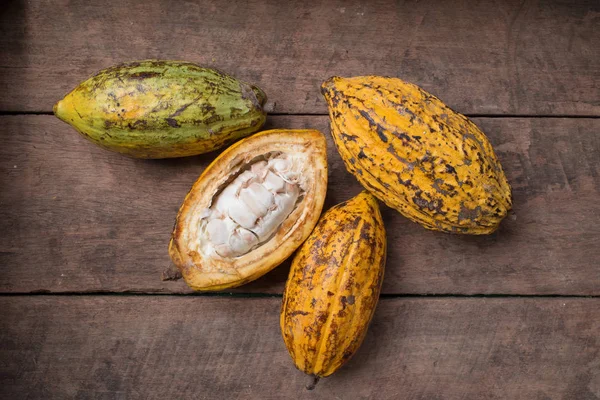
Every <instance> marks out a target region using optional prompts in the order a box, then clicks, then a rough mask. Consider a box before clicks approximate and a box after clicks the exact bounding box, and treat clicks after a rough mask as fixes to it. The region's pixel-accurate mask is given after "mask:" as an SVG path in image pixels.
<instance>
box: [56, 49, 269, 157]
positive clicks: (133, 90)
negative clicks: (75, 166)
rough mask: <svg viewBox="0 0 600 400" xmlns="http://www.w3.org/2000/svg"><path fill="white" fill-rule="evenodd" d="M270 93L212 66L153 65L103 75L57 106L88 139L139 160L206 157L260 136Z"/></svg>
mask: <svg viewBox="0 0 600 400" xmlns="http://www.w3.org/2000/svg"><path fill="white" fill-rule="evenodd" d="M265 101H266V95H265V94H264V92H263V91H262V90H260V89H259V88H258V87H256V86H252V85H249V84H247V83H244V82H241V81H239V80H237V79H235V78H233V77H231V76H229V75H226V74H223V73H221V72H219V71H216V70H214V69H210V68H203V67H200V66H198V65H195V64H191V63H187V62H179V61H160V60H146V61H139V62H132V63H128V64H122V65H117V66H115V67H112V68H108V69H105V70H102V71H100V72H99V73H98V74H96V75H94V76H92V77H91V78H89V79H88V80H86V81H85V82H83V83H81V84H80V85H79V86H77V87H76V88H75V89H73V91H71V92H70V93H69V94H67V95H66V96H65V98H64V99H62V100H61V101H59V102H58V103H57V104H56V105H55V106H54V114H55V115H56V116H57V117H58V118H60V119H61V120H63V121H65V122H66V123H68V124H70V125H72V126H73V127H74V128H75V129H77V130H78V131H79V132H80V133H81V134H82V135H83V136H84V137H86V138H87V139H89V140H91V141H92V142H94V143H96V144H97V145H99V146H101V147H104V148H106V149H108V150H113V151H116V152H119V153H123V154H126V155H128V156H132V157H136V158H171V157H183V156H191V155H196V154H201V153H206V152H209V151H212V150H216V149H218V148H220V147H223V146H226V145H228V144H230V143H232V142H233V141H235V140H237V139H240V138H242V137H244V136H248V135H250V134H252V133H254V132H257V131H258V130H260V128H261V127H262V125H263V124H264V122H265V120H266V112H265V111H264V109H263V105H264V103H265Z"/></svg>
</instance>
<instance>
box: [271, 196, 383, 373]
mask: <svg viewBox="0 0 600 400" xmlns="http://www.w3.org/2000/svg"><path fill="white" fill-rule="evenodd" d="M385 258H386V234H385V228H384V225H383V221H382V218H381V214H380V212H379V206H378V204H377V200H376V199H375V197H373V196H372V195H371V194H370V193H369V192H367V191H363V192H362V193H360V194H359V195H358V196H356V197H354V198H352V199H350V200H348V201H346V202H344V203H341V204H338V205H337V206H334V207H332V208H331V209H330V210H328V211H327V212H325V213H324V214H323V216H322V217H321V219H320V220H319V222H318V224H317V226H316V227H315V229H314V231H313V232H312V233H311V235H310V236H309V238H308V239H307V240H306V242H304V244H303V245H302V246H301V247H300V249H299V250H298V252H297V254H296V256H295V257H294V260H293V262H292V267H291V270H290V274H289V277H288V280H287V283H286V287H285V291H284V294H283V303H282V308H281V317H280V325H281V332H282V335H283V340H284V342H285V345H286V347H287V349H288V351H289V353H290V356H291V357H292V360H293V361H294V364H295V365H296V367H297V368H298V369H299V370H301V371H303V372H305V373H307V374H309V375H313V376H315V377H317V378H319V377H324V376H329V375H331V374H332V373H334V372H335V371H336V370H337V369H338V368H340V367H341V366H342V365H343V364H344V363H345V362H347V361H348V360H349V359H350V357H352V355H353V354H354V353H355V352H356V350H357V349H358V348H359V346H360V345H361V343H362V341H363V339H364V337H365V334H366V333H367V328H368V325H369V323H370V321H371V318H372V316H373V313H374V312H375V307H376V305H377V301H378V299H379V293H380V289H381V282H382V280H383V273H384V268H385Z"/></svg>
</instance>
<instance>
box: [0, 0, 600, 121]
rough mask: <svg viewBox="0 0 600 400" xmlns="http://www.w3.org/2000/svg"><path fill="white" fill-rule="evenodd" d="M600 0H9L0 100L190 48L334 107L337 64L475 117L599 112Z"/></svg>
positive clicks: (299, 103)
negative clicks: (413, 87) (329, 84)
mask: <svg viewBox="0 0 600 400" xmlns="http://www.w3.org/2000/svg"><path fill="white" fill-rule="evenodd" d="M599 25H600V3H599V2H598V1H596V0H580V1H575V2H572V1H565V0H548V1H543V2H538V1H535V0H524V1H522V0H509V1H494V0H483V1H477V2H472V1H468V0H459V1H452V2H447V1H446V2H445V1H406V2H397V1H392V0H378V1H372V2H368V3H365V2H360V1H356V0H353V1H344V0H335V1H329V0H321V1H317V2H306V1H285V2H277V1H269V2H264V1H259V0H250V1H247V2H244V3H243V4H239V5H237V6H236V5H233V4H227V3H222V2H219V1H216V0H207V1H192V2H190V1H186V2H177V1H170V0H148V1H143V2H140V1H136V0H122V1H118V2H111V3H110V4H108V5H107V3H106V2H102V1H88V0H45V1H25V0H16V1H12V2H10V4H9V5H8V6H6V8H4V10H3V12H2V14H0V68H1V70H2V73H1V74H0V89H1V93H2V94H1V95H0V110H4V111H50V110H51V109H52V105H53V104H54V103H55V102H56V101H57V100H59V99H60V98H61V97H62V96H64V95H65V94H66V93H67V92H68V91H70V90H71V89H73V88H74V87H75V86H76V85H77V84H78V83H79V82H80V81H82V80H84V79H85V78H87V77H88V76H90V75H91V74H93V73H95V72H96V71H98V70H99V69H101V68H106V67H109V66H112V65H114V64H117V63H120V62H123V61H129V60H135V59H147V58H163V59H184V60H189V61H193V62H197V63H201V64H203V65H207V66H213V67H216V68H219V69H222V70H224V71H226V72H229V73H231V74H233V75H235V76H237V77H239V78H241V79H244V80H247V81H249V82H251V83H255V84H258V85H259V86H261V87H262V88H263V89H265V91H266V92H267V94H268V95H269V97H270V99H271V107H272V108H273V110H274V111H275V112H280V113H324V112H325V103H324V101H323V100H322V98H321V95H320V94H319V86H320V84H321V82H322V81H324V80H325V79H327V78H328V77H330V76H332V75H342V76H352V75H367V74H377V75H390V76H398V77H402V78H404V79H406V80H408V81H411V82H414V83H416V84H418V85H421V86H422V87H424V88H425V89H426V90H428V91H431V92H432V93H434V94H436V95H438V96H439V97H440V98H442V99H443V100H444V101H445V102H447V103H448V104H449V105H450V106H452V107H453V108H455V109H457V110H458V111H460V112H462V113H467V114H473V113H475V114H513V115H514V114H521V115H523V114H536V115H539V114H544V115H549V114H553V115H600V102H599V99H600V74H598V71H599V69H600V46H598V43H599V42H600V30H599V29H598V26H599Z"/></svg>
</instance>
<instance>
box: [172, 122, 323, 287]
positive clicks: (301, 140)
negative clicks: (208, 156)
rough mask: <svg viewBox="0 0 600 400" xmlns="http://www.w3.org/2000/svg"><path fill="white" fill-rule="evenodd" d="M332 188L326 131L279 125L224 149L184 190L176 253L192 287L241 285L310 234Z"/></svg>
mask: <svg viewBox="0 0 600 400" xmlns="http://www.w3.org/2000/svg"><path fill="white" fill-rule="evenodd" d="M326 192H327V149H326V141H325V136H324V135H323V134H322V133H321V132H319V131H316V130H282V129H275V130H270V131H264V132H260V133H257V134H256V135H253V136H251V137H249V138H246V139H243V140H241V141H239V142H237V143H235V144H234V145H232V146H231V147H229V148H228V149H227V150H225V151H224V152H223V153H221V155H219V156H218V157H217V158H216V159H215V160H214V161H213V162H212V164H210V165H209V166H208V167H207V168H206V170H205V171H204V172H203V173H202V175H201V176H200V177H199V178H198V180H197V181H196V182H195V183H194V185H193V186H192V189H191V190H190V192H189V193H188V194H187V196H186V197H185V200H184V201H183V204H182V205H181V208H180V209H179V213H178V214H177V219H176V221H175V227H174V229H173V234H172V237H171V242H170V244H169V254H170V256H171V259H172V261H173V263H174V264H175V265H176V266H177V267H178V269H179V270H180V271H181V274H182V275H183V278H184V279H185V281H186V283H187V284H188V285H189V286H190V287H191V288H192V289H194V290H203V291H206V290H222V289H227V288H231V287H235V286H240V285H243V284H244V283H247V282H249V281H252V280H254V279H256V278H258V277H260V276H262V275H263V274H265V273H267V272H268V271H270V270H271V269H273V268H275V267H276V266H277V265H279V264H280V263H281V262H283V261H284V260H285V259H287V258H288V257H289V256H290V255H291V254H292V253H293V252H294V251H295V250H296V249H297V248H298V246H300V244H301V243H302V242H303V241H304V240H306V238H307V237H308V235H309V234H310V232H311V231H312V229H313V227H314V226H315V224H316V223H317V221H318V219H319V215H320V214H321V209H322V207H323V201H324V200H325V193H326Z"/></svg>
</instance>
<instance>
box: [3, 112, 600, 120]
mask: <svg viewBox="0 0 600 400" xmlns="http://www.w3.org/2000/svg"><path fill="white" fill-rule="evenodd" d="M13 115H52V116H53V115H54V113H53V112H52V111H0V117H2V116H13ZM267 115H268V116H289V117H324V116H328V115H329V114H327V113H285V112H269V113H267ZM463 115H465V116H467V117H469V118H551V119H552V118H554V119H558V118H573V119H598V118H600V115H570V114H463Z"/></svg>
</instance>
